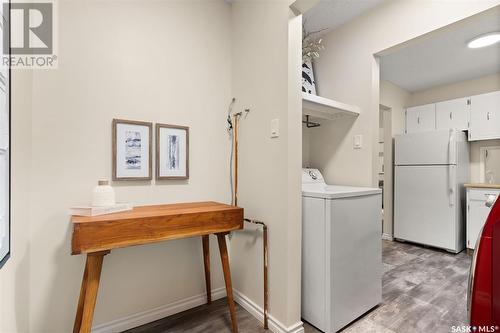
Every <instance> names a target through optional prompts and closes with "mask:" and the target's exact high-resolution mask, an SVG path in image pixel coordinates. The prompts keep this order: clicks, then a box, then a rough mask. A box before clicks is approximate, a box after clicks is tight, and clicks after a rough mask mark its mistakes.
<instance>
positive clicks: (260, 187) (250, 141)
mask: <svg viewBox="0 0 500 333" xmlns="http://www.w3.org/2000/svg"><path fill="white" fill-rule="evenodd" d="M289 4H290V1H286V0H284V1H281V0H280V1H269V2H253V1H247V2H245V1H241V2H238V1H237V2H235V3H233V6H232V10H233V12H232V14H233V31H232V43H233V52H232V54H233V66H232V69H233V71H232V78H233V95H234V97H236V99H237V102H236V105H235V108H236V110H242V109H243V108H250V110H251V111H250V113H249V114H248V116H247V117H246V118H244V119H243V120H242V121H241V126H240V171H239V172H240V175H241V178H240V197H239V202H238V203H239V204H240V205H241V206H243V207H245V215H246V216H247V217H249V218H255V219H259V220H262V221H264V222H266V223H267V224H268V225H269V255H270V258H269V267H270V269H269V286H270V313H271V315H272V317H273V318H276V319H277V320H278V321H280V322H281V323H282V324H283V325H285V327H289V326H293V325H295V324H297V323H298V322H299V321H300V227H301V213H300V207H301V206H300V193H301V192H300V191H301V183H300V181H301V176H300V175H301V152H300V141H301V131H300V126H301V123H300V119H301V109H300V106H301V100H300V95H299V94H300V85H299V84H300V53H299V52H300V41H301V38H300V36H301V28H300V27H301V22H300V17H292V18H290V17H289V15H290V11H289V7H288V6H289ZM289 24H290V29H289ZM289 34H290V35H289ZM289 39H290V42H289ZM289 44H290V49H289ZM297 58H298V59H297ZM284 59H289V62H287V61H286V60H284ZM289 83H290V86H289ZM272 119H279V122H280V137H279V138H271V137H270V122H271V120H272ZM254 229H255V228H254V227H252V226H250V225H249V226H248V227H247V230H246V231H245V232H242V233H237V234H235V235H234V237H233V238H232V240H231V264H232V269H233V272H234V287H235V289H237V290H238V291H240V292H242V293H243V294H244V295H246V296H247V297H249V298H250V300H251V301H253V302H255V303H256V304H257V305H258V306H260V307H262V306H263V296H262V285H263V279H262V273H261V272H262V271H261V266H262V238H261V236H260V232H259V233H256V232H254V231H253V230H254Z"/></svg>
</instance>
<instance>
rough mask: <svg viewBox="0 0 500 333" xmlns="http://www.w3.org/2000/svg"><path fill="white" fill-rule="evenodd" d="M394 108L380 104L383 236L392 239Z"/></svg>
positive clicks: (379, 167)
mask: <svg viewBox="0 0 500 333" xmlns="http://www.w3.org/2000/svg"><path fill="white" fill-rule="evenodd" d="M392 140H393V139H392V109H391V108H390V107H388V106H386V105H382V104H380V105H379V135H378V160H377V161H378V163H377V172H378V185H379V187H380V188H381V189H382V238H383V239H387V240H392V235H393V233H392V211H393V209H392V202H393V199H392V196H393V193H392V192H393V180H392V169H393V168H392V165H393V142H392Z"/></svg>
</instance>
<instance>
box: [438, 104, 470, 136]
mask: <svg viewBox="0 0 500 333" xmlns="http://www.w3.org/2000/svg"><path fill="white" fill-rule="evenodd" d="M469 109H470V98H457V99H452V100H449V101H444V102H439V103H436V129H438V130H445V129H450V128H455V129H458V130H467V129H468V128H469Z"/></svg>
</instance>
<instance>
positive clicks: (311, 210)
mask: <svg viewBox="0 0 500 333" xmlns="http://www.w3.org/2000/svg"><path fill="white" fill-rule="evenodd" d="M325 210H326V208H325V199H320V198H309V197H302V318H304V319H305V320H306V321H308V322H309V323H311V324H312V325H314V326H316V327H318V328H319V329H321V330H322V331H325V330H326V252H327V249H326V243H325V238H326V237H327V236H328V235H326V232H325Z"/></svg>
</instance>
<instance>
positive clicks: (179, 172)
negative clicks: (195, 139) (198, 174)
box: [156, 124, 189, 180]
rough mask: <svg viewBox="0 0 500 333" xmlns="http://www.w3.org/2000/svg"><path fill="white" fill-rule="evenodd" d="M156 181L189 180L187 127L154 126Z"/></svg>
mask: <svg viewBox="0 0 500 333" xmlns="http://www.w3.org/2000/svg"><path fill="white" fill-rule="evenodd" d="M169 134H170V135H169ZM169 138H175V140H174V141H173V142H172V141H171V142H170V143H167V142H166V141H167V140H170V139H169ZM173 145H174V147H175V152H174V153H172V152H171V149H172V146H173ZM156 179H158V180H175V179H178V180H182V179H189V127H187V126H178V125H169V124H156Z"/></svg>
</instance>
